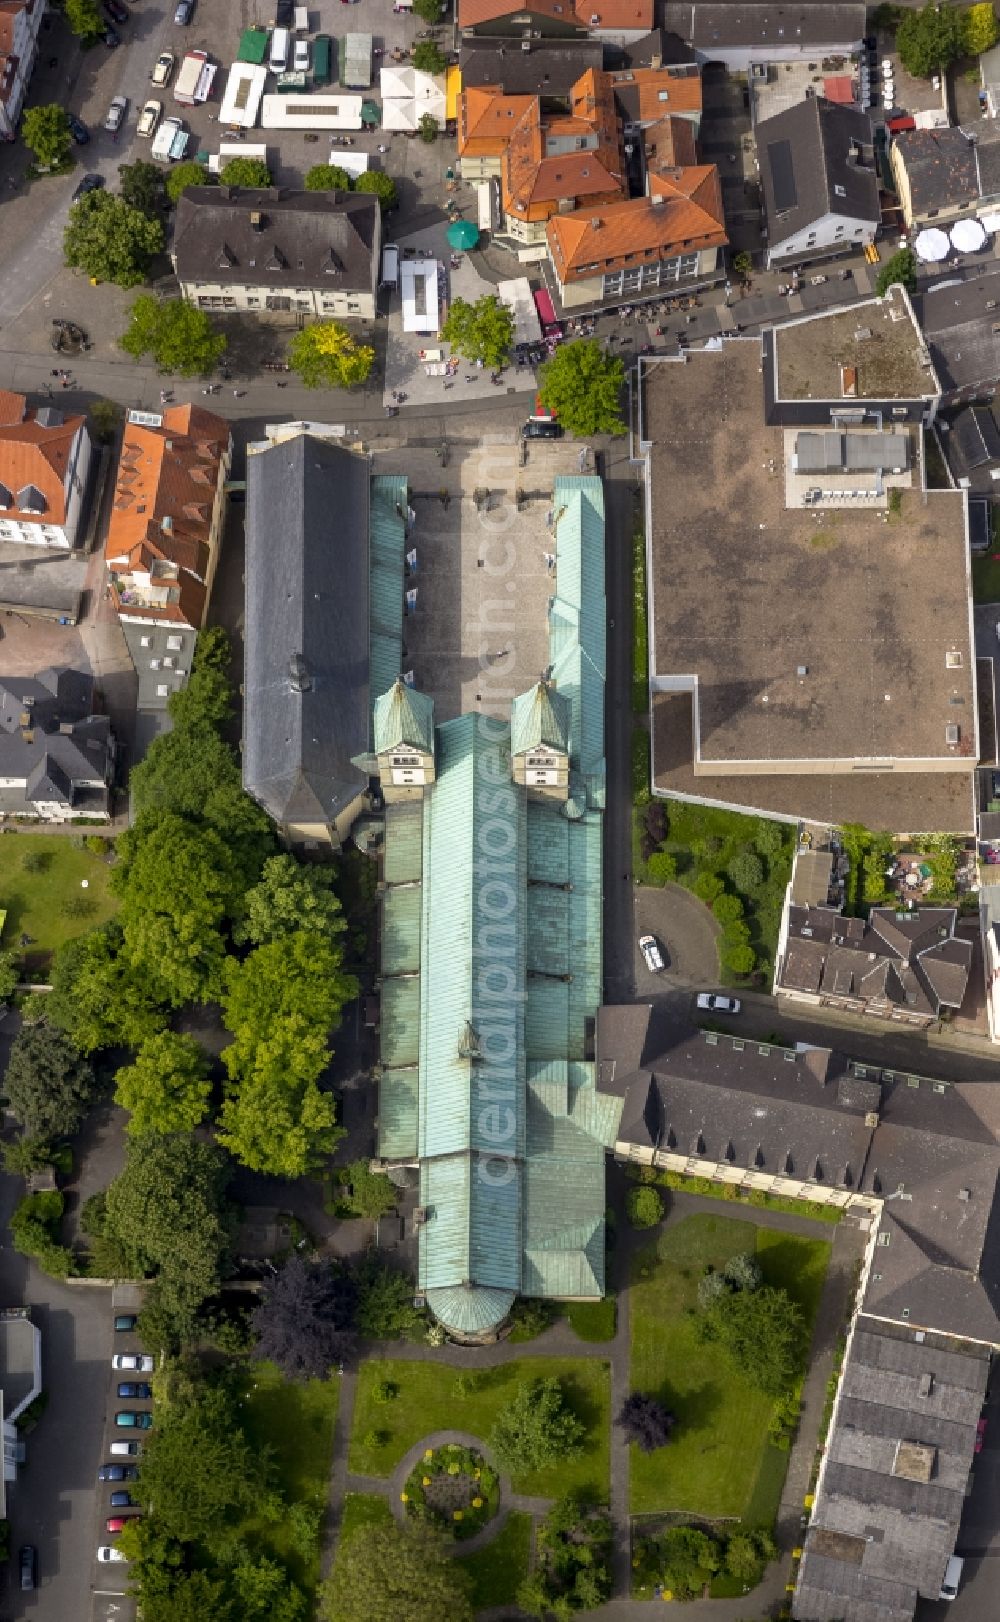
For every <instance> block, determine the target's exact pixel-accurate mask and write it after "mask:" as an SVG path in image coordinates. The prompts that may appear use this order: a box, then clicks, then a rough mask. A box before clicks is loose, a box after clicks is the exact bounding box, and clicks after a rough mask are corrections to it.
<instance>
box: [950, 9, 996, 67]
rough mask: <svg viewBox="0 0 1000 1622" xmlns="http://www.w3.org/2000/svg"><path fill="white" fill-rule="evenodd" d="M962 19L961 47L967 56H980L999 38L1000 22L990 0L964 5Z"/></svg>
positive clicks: (990, 48) (991, 47)
mask: <svg viewBox="0 0 1000 1622" xmlns="http://www.w3.org/2000/svg"><path fill="white" fill-rule="evenodd" d="M960 16H961V19H962V49H963V50H964V52H965V54H966V55H967V56H981V55H982V54H983V52H984V51H990V50H992V49H993V46H994V45H995V44H996V42H997V39H998V38H1000V23H998V21H997V14H996V12H995V11H994V9H993V4H992V0H981V3H980V4H979V5H974V6H966V7H965V9H964V11H962V12H961V13H960Z"/></svg>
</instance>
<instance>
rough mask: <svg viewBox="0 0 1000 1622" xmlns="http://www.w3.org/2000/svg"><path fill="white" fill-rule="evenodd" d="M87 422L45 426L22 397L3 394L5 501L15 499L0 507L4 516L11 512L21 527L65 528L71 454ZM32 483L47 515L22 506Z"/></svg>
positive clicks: (0, 433) (0, 441)
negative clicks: (21, 495)
mask: <svg viewBox="0 0 1000 1622" xmlns="http://www.w3.org/2000/svg"><path fill="white" fill-rule="evenodd" d="M56 414H57V415H61V414H60V413H56ZM84 421H85V419H84V418H83V417H62V418H61V421H60V422H58V423H55V424H53V425H52V426H46V425H45V424H43V423H40V422H39V421H38V420H37V413H36V412H34V411H30V412H29V411H28V409H27V400H26V399H25V397H24V395H23V394H14V393H11V392H10V391H8V390H6V389H2V390H0V484H2V485H3V493H2V495H0V501H2V502H4V503H6V502H7V496H8V493H9V495H10V497H11V498H12V499H11V504H9V505H0V518H2V517H5V516H7V515H8V514H9V515H10V516H11V517H12V518H15V517H16V519H17V521H18V523H21V524H54V525H59V526H62V525H63V524H65V522H66V490H65V485H66V474H67V471H68V469H69V462H70V452H71V451H72V448H73V441H74V440H75V439H76V436H77V434H78V433H79V432H80V429H81V428H82V427H83V426H84ZM28 485H33V486H34V488H35V489H36V490H37V491H38V492H39V494H40V495H41V497H42V499H43V501H44V503H45V508H44V511H43V512H39V513H34V512H26V511H23V510H21V509H19V508H18V506H17V495H18V491H20V490H24V489H25V488H26V487H27V486H28Z"/></svg>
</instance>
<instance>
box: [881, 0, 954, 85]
mask: <svg viewBox="0 0 1000 1622" xmlns="http://www.w3.org/2000/svg"><path fill="white" fill-rule="evenodd" d="M896 49H897V50H898V52H899V60H900V61H901V62H902V64H903V66H904V68H905V69H906V71H907V73H912V74H913V75H914V77H915V78H917V79H929V78H930V76H931V74H932V73H939V72H942V71H943V70H944V69H945V68H946V67H947V66H948V64H949V62H953V61H954V60H955V58H956V56H958V54H959V52H960V51H961V49H962V18H961V14H960V13H959V12H958V11H957V10H956V9H955V8H954V7H953V6H950V5H948V4H943V5H935V3H934V0H928V3H927V5H925V6H922V7H921V9H920V10H919V11H907V12H906V13H905V14H904V15H903V17H902V18H901V20H900V23H899V27H898V28H897V29H896Z"/></svg>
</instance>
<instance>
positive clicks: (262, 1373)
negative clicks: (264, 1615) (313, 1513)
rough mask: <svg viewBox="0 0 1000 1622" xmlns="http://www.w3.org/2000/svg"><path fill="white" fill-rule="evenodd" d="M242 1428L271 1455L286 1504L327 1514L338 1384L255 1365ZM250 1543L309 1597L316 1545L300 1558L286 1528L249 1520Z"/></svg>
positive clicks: (313, 1580) (249, 1378) (315, 1568)
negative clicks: (295, 1379)
mask: <svg viewBox="0 0 1000 1622" xmlns="http://www.w3.org/2000/svg"><path fill="white" fill-rule="evenodd" d="M245 1399H246V1412H245V1416H244V1424H245V1427H246V1431H247V1435H248V1436H249V1438H250V1440H251V1441H252V1442H253V1443H254V1444H255V1445H256V1446H257V1447H259V1448H263V1447H267V1448H270V1449H271V1452H272V1453H273V1454H274V1458H275V1462H276V1466H277V1476H278V1484H279V1486H280V1487H281V1489H282V1491H283V1492H284V1493H285V1495H286V1497H287V1498H288V1500H289V1502H290V1503H293V1504H294V1503H306V1504H314V1505H315V1506H316V1507H317V1508H318V1509H319V1510H320V1511H321V1512H322V1511H324V1510H325V1508H326V1503H327V1496H328V1493H329V1484H330V1461H331V1458H332V1456H333V1426H334V1421H335V1420H336V1417H337V1404H338V1402H339V1401H340V1382H339V1381H338V1380H337V1379H336V1378H334V1379H331V1380H305V1381H302V1382H294V1383H293V1382H292V1381H290V1380H284V1379H282V1377H281V1375H280V1373H279V1372H278V1370H277V1368H276V1367H275V1365H274V1364H273V1363H255V1364H254V1365H253V1367H252V1369H251V1370H250V1371H249V1372H248V1374H247V1379H246V1386H245ZM241 1530H242V1532H243V1534H244V1536H246V1535H247V1534H249V1535H250V1536H249V1541H250V1542H251V1543H254V1542H256V1544H257V1545H258V1546H259V1547H260V1548H261V1550H262V1551H264V1552H266V1553H271V1554H273V1555H275V1556H276V1557H277V1558H278V1559H280V1560H283V1561H284V1562H285V1564H286V1565H287V1566H288V1569H289V1571H290V1572H291V1574H292V1576H293V1577H294V1578H295V1581H296V1582H297V1583H301V1585H302V1587H303V1588H305V1589H306V1591H307V1592H308V1593H310V1594H311V1593H313V1592H314V1590H315V1588H316V1584H317V1583H318V1581H319V1546H318V1544H317V1546H316V1548H315V1550H314V1551H312V1552H311V1553H310V1554H308V1555H306V1554H304V1553H303V1552H302V1551H301V1550H300V1549H297V1548H296V1547H295V1546H294V1543H293V1540H292V1537H291V1531H290V1528H289V1526H288V1525H287V1524H285V1523H282V1522H280V1521H279V1522H270V1521H264V1520H260V1521H250V1522H249V1523H248V1524H247V1525H245V1526H244V1527H243V1528H242V1529H241Z"/></svg>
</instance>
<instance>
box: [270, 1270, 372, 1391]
mask: <svg viewBox="0 0 1000 1622" xmlns="http://www.w3.org/2000/svg"><path fill="white" fill-rule="evenodd" d="M356 1301H357V1291H356V1288H355V1285H354V1281H353V1279H352V1278H351V1275H350V1274H349V1273H348V1272H347V1271H346V1269H345V1268H343V1267H342V1266H341V1265H340V1264H339V1263H338V1262H326V1261H306V1260H305V1259H304V1258H303V1257H302V1256H291V1257H290V1258H289V1260H288V1261H287V1262H286V1263H285V1265H284V1267H283V1268H282V1269H281V1271H280V1273H278V1274H277V1276H276V1277H275V1278H272V1279H271V1280H269V1282H268V1283H266V1284H265V1285H264V1288H263V1290H262V1292H261V1299H260V1305H259V1306H258V1307H257V1308H256V1309H255V1310H254V1313H253V1317H252V1323H253V1327H254V1330H255V1331H256V1334H257V1337H258V1339H257V1345H256V1348H255V1350H254V1356H255V1357H261V1358H270V1359H271V1361H272V1362H274V1363H277V1365H278V1367H279V1368H280V1370H281V1372H282V1373H283V1374H285V1375H287V1376H288V1378H289V1379H291V1380H301V1379H316V1380H321V1379H323V1378H325V1376H326V1375H328V1374H329V1372H330V1370H331V1368H332V1367H333V1366H334V1364H335V1363H339V1362H340V1361H341V1360H342V1359H343V1358H344V1357H346V1356H347V1354H348V1353H349V1352H350V1351H351V1349H352V1348H353V1345H354V1329H353V1322H354V1308H355V1303H356Z"/></svg>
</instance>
